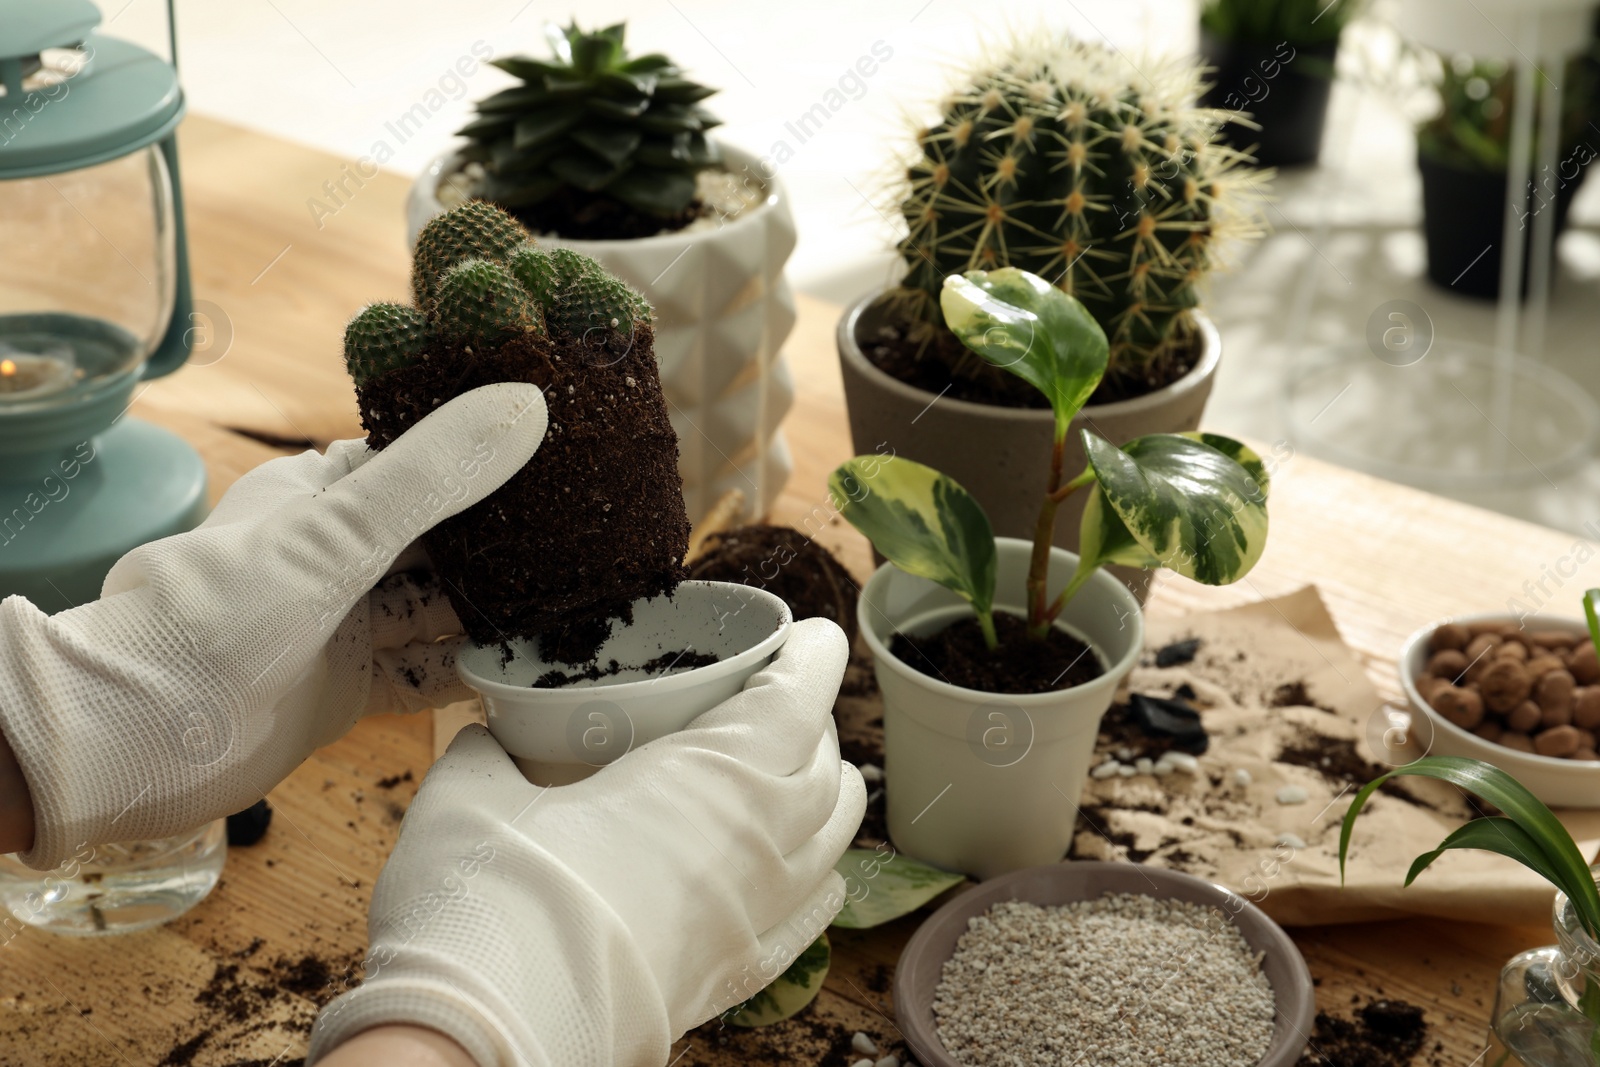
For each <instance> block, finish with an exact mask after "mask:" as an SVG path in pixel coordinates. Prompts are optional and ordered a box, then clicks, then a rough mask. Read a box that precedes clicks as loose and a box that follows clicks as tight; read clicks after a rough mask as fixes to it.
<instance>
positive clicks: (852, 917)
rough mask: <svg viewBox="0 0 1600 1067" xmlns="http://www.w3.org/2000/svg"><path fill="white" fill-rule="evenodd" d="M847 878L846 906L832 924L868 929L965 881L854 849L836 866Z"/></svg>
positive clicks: (922, 865) (909, 861) (906, 858)
mask: <svg viewBox="0 0 1600 1067" xmlns="http://www.w3.org/2000/svg"><path fill="white" fill-rule="evenodd" d="M833 869H834V870H836V871H838V872H839V874H840V876H841V877H843V878H844V893H845V905H844V907H843V908H842V909H841V910H840V912H839V914H838V915H836V916H835V917H834V920H833V925H834V926H838V927H842V928H843V929H846V930H867V929H871V928H872V927H874V926H882V925H883V924H884V923H886V922H893V921H894V920H895V919H898V918H900V917H902V916H905V915H910V914H911V913H912V912H914V911H916V910H917V909H918V908H920V907H922V906H923V905H924V904H926V903H928V901H930V900H932V899H933V898H934V897H936V896H938V895H939V894H940V893H943V892H944V891H945V890H947V889H950V888H951V887H953V886H958V885H960V884H961V883H962V882H965V881H966V878H965V877H964V876H962V875H959V874H951V873H950V872H949V871H942V870H940V869H939V868H937V867H930V866H928V864H926V863H922V862H920V861H918V860H914V859H912V858H911V857H910V856H903V855H901V854H899V853H890V854H889V855H888V856H887V857H885V856H884V855H882V854H881V853H879V852H878V851H877V850H876V849H870V848H853V849H850V850H849V851H848V852H846V853H845V854H844V855H843V856H841V857H840V858H839V862H838V863H835V864H834V865H833Z"/></svg>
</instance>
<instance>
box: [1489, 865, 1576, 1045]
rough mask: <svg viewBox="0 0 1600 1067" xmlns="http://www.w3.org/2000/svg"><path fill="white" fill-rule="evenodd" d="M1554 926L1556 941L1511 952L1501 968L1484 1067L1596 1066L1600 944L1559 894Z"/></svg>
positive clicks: (1570, 904)
mask: <svg viewBox="0 0 1600 1067" xmlns="http://www.w3.org/2000/svg"><path fill="white" fill-rule="evenodd" d="M1597 870H1600V868H1597ZM1555 928H1556V944H1554V945H1546V946H1545V947H1544V948H1536V949H1531V950H1529V951H1527V952H1524V953H1521V954H1520V955H1518V956H1514V957H1512V959H1511V962H1509V963H1507V964H1506V967H1505V970H1503V971H1501V972H1500V987H1499V989H1498V990H1497V991H1496V993H1495V1005H1494V1015H1493V1017H1492V1021H1491V1023H1490V1030H1489V1053H1488V1055H1487V1056H1486V1057H1485V1058H1484V1059H1483V1061H1482V1062H1483V1063H1484V1064H1485V1067H1516V1065H1519V1064H1520V1065H1523V1067H1600V1054H1597V1049H1596V1038H1597V1036H1600V1035H1597V1033H1596V1024H1597V1022H1600V944H1596V942H1595V940H1594V939H1593V938H1592V937H1590V936H1589V935H1588V934H1587V933H1586V932H1584V929H1583V926H1582V925H1581V924H1580V923H1579V922H1578V914H1577V909H1576V908H1574V907H1573V906H1572V903H1571V902H1570V901H1568V900H1567V898H1566V895H1565V894H1562V893H1557V894H1556V902H1555Z"/></svg>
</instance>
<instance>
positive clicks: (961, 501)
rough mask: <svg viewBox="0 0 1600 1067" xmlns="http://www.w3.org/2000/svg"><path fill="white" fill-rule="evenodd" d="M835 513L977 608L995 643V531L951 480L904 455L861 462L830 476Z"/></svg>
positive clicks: (911, 570)
mask: <svg viewBox="0 0 1600 1067" xmlns="http://www.w3.org/2000/svg"><path fill="white" fill-rule="evenodd" d="M828 490H829V493H830V494H831V495H832V497H833V504H834V507H836V508H838V509H839V513H840V514H841V515H843V516H844V517H845V519H846V521H848V522H849V523H850V525H852V526H854V527H855V528H856V529H858V530H860V531H861V532H862V533H864V534H866V536H867V539H868V540H869V541H871V542H872V545H873V547H874V548H876V549H877V550H878V551H879V552H881V553H882V554H883V557H884V558H885V559H887V560H889V562H891V563H893V564H894V565H895V566H896V567H899V568H900V569H901V570H903V571H905V572H906V573H907V574H914V575H916V576H918V577H920V578H926V579H928V580H929V581H933V582H938V583H939V584H940V585H942V586H944V587H945V588H946V589H949V590H950V591H951V592H953V593H955V594H956V595H958V596H960V597H961V598H962V599H963V600H966V601H967V602H968V603H970V604H971V605H972V609H973V611H975V612H977V614H978V623H979V625H980V626H982V627H983V631H984V636H985V638H986V639H988V640H989V641H990V643H991V645H992V644H993V638H994V585H995V567H996V562H995V549H994V527H993V526H991V525H990V524H989V516H988V515H987V514H985V513H984V510H983V507H982V505H980V504H979V503H978V502H977V500H975V499H973V496H972V494H971V493H969V492H967V491H966V490H965V489H964V488H962V487H961V485H960V484H958V483H957V482H955V481H954V480H953V479H951V478H949V477H947V476H945V475H943V474H940V473H939V472H938V471H936V470H934V469H933V468H932V467H928V466H924V465H923V464H921V463H917V462H915V461H913V460H909V459H902V458H900V457H898V456H857V457H856V458H855V459H852V460H847V461H846V462H845V463H843V464H841V465H840V466H839V468H838V469H837V470H835V471H834V472H833V474H832V475H831V476H830V477H829V478H828Z"/></svg>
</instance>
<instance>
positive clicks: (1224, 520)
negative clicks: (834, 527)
mask: <svg viewBox="0 0 1600 1067" xmlns="http://www.w3.org/2000/svg"><path fill="white" fill-rule="evenodd" d="M940 307H941V309H942V310H943V312H944V319H945V323H946V325H947V326H949V328H950V330H951V331H952V332H953V333H954V334H955V335H956V336H957V337H959V338H961V340H962V343H964V344H965V345H966V346H967V347H968V348H970V349H972V351H974V352H976V353H977V354H978V355H979V356H981V357H982V358H983V359H984V360H986V361H988V362H989V363H991V364H993V365H994V366H996V367H1001V368H1003V369H1005V370H1007V371H1010V372H1011V373H1012V374H1015V375H1016V376H1017V377H1019V378H1022V379H1023V380H1024V381H1026V382H1028V383H1029V384H1031V385H1033V386H1034V387H1035V388H1036V389H1038V390H1039V391H1040V392H1041V393H1043V394H1044V395H1045V396H1046V397H1047V398H1048V399H1049V401H1050V407H1051V409H1052V410H1053V412H1054V414H1055V437H1054V445H1053V447H1052V450H1051V456H1050V474H1049V479H1048V481H1047V482H1046V483H1045V490H1044V497H1043V501H1042V503H1041V505H1040V508H1039V521H1038V523H1037V525H1036V527H1035V529H1034V539H1033V554H1032V558H1031V560H1030V565H1029V569H1028V578H1027V616H1028V632H1029V636H1030V637H1032V638H1034V639H1036V640H1043V639H1044V638H1045V637H1046V636H1048V634H1049V632H1050V628H1051V626H1052V625H1053V624H1054V622H1055V620H1056V618H1057V617H1058V616H1059V615H1060V614H1061V611H1062V609H1063V608H1065V607H1066V605H1067V602H1068V601H1070V600H1071V599H1072V597H1073V595H1074V594H1075V593H1077V591H1078V590H1079V589H1080V588H1082V586H1083V583H1084V582H1086V581H1087V580H1088V579H1089V576H1090V575H1092V574H1093V573H1094V572H1095V571H1096V570H1098V569H1099V568H1100V567H1103V566H1105V565H1106V564H1108V563H1118V564H1123V565H1125V566H1133V567H1141V568H1147V569H1148V568H1156V567H1165V568H1167V569H1169V570H1173V571H1176V572H1177V573H1179V574H1182V575H1184V576H1185V577H1188V578H1193V579H1195V580H1196V581H1199V582H1204V583H1206V584H1207V585H1226V584H1228V583H1230V582H1234V581H1237V580H1238V579H1240V578H1242V577H1244V575H1245V574H1247V573H1248V572H1249V571H1250V568H1251V567H1253V566H1255V563H1256V560H1258V559H1259V558H1260V557H1261V551H1262V549H1263V548H1264V547H1265V546H1266V540H1267V507H1266V504H1267V471H1266V467H1265V466H1264V465H1263V463H1262V462H1261V457H1259V456H1258V455H1256V453H1255V452H1253V451H1252V450H1251V449H1249V448H1248V447H1246V446H1245V445H1243V444H1241V443H1240V442H1238V441H1235V440H1233V439H1232V438H1228V437H1222V436H1219V435H1217V434H1209V433H1184V434H1165V433H1162V434H1150V435H1148V436H1145V437H1140V438H1136V439H1135V440H1133V441H1130V442H1128V443H1127V444H1126V445H1123V446H1122V447H1120V448H1119V447H1117V446H1116V445H1113V444H1111V443H1110V442H1108V441H1106V440H1104V439H1103V438H1101V437H1098V436H1096V435H1095V434H1093V433H1091V432H1090V431H1088V430H1084V431H1082V440H1083V449H1084V454H1085V455H1086V456H1087V458H1088V464H1087V466H1085V467H1084V469H1083V471H1082V472H1081V473H1079V474H1077V475H1076V476H1075V477H1071V478H1068V477H1067V472H1066V470H1065V469H1064V467H1065V464H1066V442H1067V434H1068V433H1069V432H1070V430H1071V427H1072V420H1073V418H1074V416H1076V415H1077V414H1078V412H1079V410H1080V409H1081V408H1082V407H1083V405H1084V404H1085V403H1086V402H1087V401H1088V399H1089V397H1090V396H1091V395H1092V394H1093V393H1094V390H1095V387H1096V386H1097V385H1099V383H1100V379H1101V377H1102V376H1103V375H1104V374H1105V372H1106V364H1107V359H1108V352H1109V346H1108V345H1107V342H1106V335H1105V332H1104V331H1103V330H1102V329H1101V327H1100V325H1099V323H1097V322H1096V321H1095V319H1094V317H1093V316H1092V315H1090V314H1089V312H1088V311H1087V310H1086V309H1085V308H1084V306H1083V305H1082V304H1080V303H1079V302H1078V301H1077V300H1076V299H1074V298H1073V297H1071V296H1069V295H1067V294H1066V293H1064V292H1062V291H1061V290H1059V289H1057V288H1055V287H1054V286H1052V285H1051V284H1050V283H1049V282H1047V281H1045V280H1044V279H1043V278H1040V277H1038V276H1037V275H1034V274H1029V273H1028V272H1027V271H1023V270H1018V269H1016V268H1013V267H1007V268H1005V269H1002V270H993V271H968V272H967V273H966V274H965V275H951V276H950V277H948V278H946V279H945V283H944V289H943V290H942V291H941V293H940ZM973 446H974V447H982V442H974V443H973ZM829 488H830V490H831V493H832V496H833V498H834V505H835V506H836V507H837V508H838V509H839V511H840V513H841V514H842V515H843V516H844V517H845V518H846V519H847V520H848V521H849V522H850V524H851V525H853V526H854V527H855V528H856V529H858V530H860V531H861V532H862V533H864V534H866V535H867V538H868V539H869V540H870V541H871V542H872V544H873V546H874V547H875V548H876V549H877V550H878V551H879V552H880V553H882V554H883V556H884V558H886V559H888V560H889V561H890V562H891V563H893V564H895V565H896V566H897V567H899V568H900V569H901V570H903V571H906V572H907V573H909V574H914V575H918V576H920V577H923V578H927V579H929V580H931V581H934V582H938V583H939V584H940V585H943V586H944V587H946V588H947V589H950V590H952V591H953V592H955V593H956V594H958V595H959V596H961V597H962V598H963V599H965V600H966V601H968V602H969V603H970V604H971V605H972V607H973V610H974V612H975V613H976V614H977V617H978V625H979V627H980V628H981V629H982V630H983V634H984V638H985V640H986V641H987V642H988V644H989V647H990V648H994V647H995V646H996V645H997V644H998V638H997V636H996V633H995V627H994V610H995V608H994V597H995V572H996V565H995V564H996V554H995V544H994V530H993V527H992V526H991V525H990V523H989V517H988V515H986V514H985V513H984V510H983V508H982V506H980V505H979V504H978V502H977V500H975V499H974V498H973V497H972V495H971V494H970V493H968V492H967V491H966V490H965V489H964V488H962V487H961V486H960V485H958V484H957V483H956V482H954V481H952V480H951V479H950V478H948V477H946V476H945V475H943V474H941V473H939V472H938V471H936V470H933V469H932V468H930V467H926V466H924V465H922V464H920V463H916V462H913V461H912V460H908V459H902V458H899V457H895V456H890V457H883V456H857V457H856V458H855V459H852V460H849V461H848V462H846V463H844V464H842V465H841V466H840V467H839V468H838V469H837V470H836V471H834V472H833V475H832V477H831V478H830V479H829ZM1080 490H1081V491H1086V492H1087V493H1088V494H1089V497H1088V499H1087V501H1086V502H1085V505H1084V511H1083V523H1082V526H1081V528H1080V531H1079V542H1078V544H1079V548H1078V551H1079V559H1078V567H1077V570H1076V571H1075V572H1074V574H1073V575H1072V578H1071V580H1070V581H1069V582H1068V583H1067V585H1066V587H1065V588H1063V589H1062V590H1061V592H1060V594H1059V595H1057V596H1056V597H1055V598H1054V599H1053V600H1052V599H1050V598H1049V595H1048V581H1049V572H1050V547H1051V543H1052V542H1053V540H1054V537H1055V525H1056V511H1057V510H1058V509H1059V508H1060V507H1061V505H1062V503H1063V502H1065V501H1066V500H1067V498H1068V497H1070V496H1071V495H1072V494H1073V493H1075V492H1079V491H1080Z"/></svg>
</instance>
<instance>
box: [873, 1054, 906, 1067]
mask: <svg viewBox="0 0 1600 1067" xmlns="http://www.w3.org/2000/svg"><path fill="white" fill-rule="evenodd" d="M872 1067H900V1057H899V1056H896V1055H895V1054H894V1053H892V1052H891V1053H889V1055H887V1056H885V1057H884V1058H883V1059H881V1060H879V1061H878V1062H877V1063H874V1064H873V1065H872Z"/></svg>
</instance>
